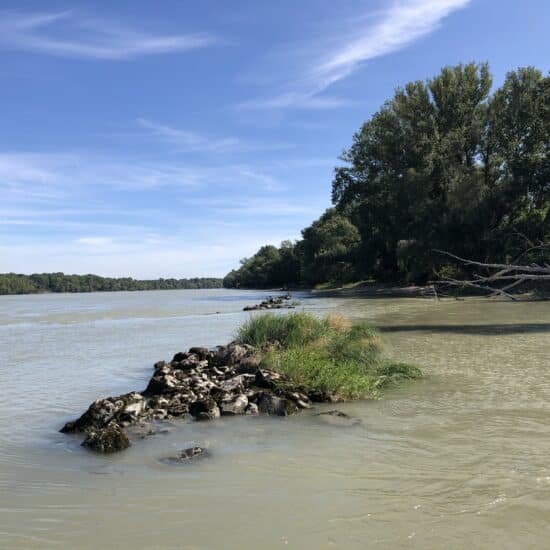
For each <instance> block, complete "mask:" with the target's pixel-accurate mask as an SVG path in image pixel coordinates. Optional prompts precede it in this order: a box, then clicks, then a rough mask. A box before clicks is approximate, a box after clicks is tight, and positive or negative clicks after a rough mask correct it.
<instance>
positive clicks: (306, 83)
mask: <svg viewBox="0 0 550 550" xmlns="http://www.w3.org/2000/svg"><path fill="white" fill-rule="evenodd" d="M470 2H471V0H398V1H395V2H394V3H393V4H392V5H391V7H390V8H388V9H387V10H385V11H384V12H382V13H381V14H380V15H379V16H378V20H377V22H376V23H374V24H373V25H371V26H370V27H368V28H367V29H363V28H361V29H357V30H355V31H354V32H351V33H350V36H351V38H349V39H348V41H347V42H345V43H343V44H340V45H339V46H337V47H336V48H333V49H331V51H329V52H324V53H322V54H317V55H316V56H315V59H312V60H311V61H310V67H309V68H308V69H306V72H305V77H304V78H301V79H298V80H296V81H295V82H294V85H293V87H292V89H290V90H286V91H284V92H283V93H281V94H279V95H277V96H275V97H269V98H263V99H253V100H249V101H245V102H242V103H240V104H239V107H240V108H268V109H274V108H287V107H294V108H310V109H330V108H334V107H339V106H341V105H342V104H344V103H345V100H341V99H339V98H334V97H326V96H319V94H321V93H322V92H324V91H325V90H327V88H329V87H330V86H331V85H332V84H334V83H336V82H338V81H339V80H342V79H344V78H346V77H348V76H349V75H351V74H352V73H353V72H355V71H356V70H357V69H358V68H359V67H360V66H361V65H362V64H363V63H365V62H366V61H369V60H371V59H375V58H377V57H381V56H384V55H387V54H390V53H393V52H395V51H397V50H400V49H402V48H404V47H406V46H408V45H410V44H412V43H413V42H415V41H416V40H419V39H420V38H422V37H424V36H427V35H428V34H430V33H431V32H433V31H434V30H436V29H437V28H438V27H439V26H440V25H441V22H442V20H443V19H444V18H445V17H447V16H448V15H449V14H451V13H452V12H454V11H455V10H458V9H460V8H463V7H465V6H466V5H467V4H469V3H470ZM364 19H365V18H364V17H358V20H359V21H360V22H361V23H363V21H364ZM327 42H332V41H327ZM314 49H316V50H318V48H316V47H315V48H314Z"/></svg>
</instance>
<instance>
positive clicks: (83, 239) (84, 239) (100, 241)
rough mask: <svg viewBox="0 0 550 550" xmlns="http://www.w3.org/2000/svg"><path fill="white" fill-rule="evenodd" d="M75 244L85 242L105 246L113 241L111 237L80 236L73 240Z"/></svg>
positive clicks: (90, 244) (89, 244)
mask: <svg viewBox="0 0 550 550" xmlns="http://www.w3.org/2000/svg"><path fill="white" fill-rule="evenodd" d="M75 242H76V243H77V244H85V245H88V246H101V247H103V246H107V245H109V244H111V243H112V242H113V239H112V238H111V237H80V238H79V239H76V241H75Z"/></svg>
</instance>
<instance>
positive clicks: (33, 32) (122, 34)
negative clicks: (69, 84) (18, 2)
mask: <svg viewBox="0 0 550 550" xmlns="http://www.w3.org/2000/svg"><path fill="white" fill-rule="evenodd" d="M214 42H215V39H214V37H213V36H211V35H209V34H206V33H201V34H174V35H171V34H155V33H151V32H145V31H138V30H135V29H131V28H128V27H125V26H123V25H121V24H118V23H115V22H112V21H106V20H100V19H94V18H87V17H83V16H81V15H78V14H77V13H76V12H74V11H63V12H56V13H29V12H21V11H1V12H0V47H1V48H3V49H12V50H24V51H33V52H40V53H47V54H51V55H57V56H64V57H80V58H89V59H107V60H123V59H130V58H134V57H139V56H144V55H154V54H163V53H172V52H183V51H186V50H191V49H196V48H202V47H205V46H209V45H211V44H212V43H214Z"/></svg>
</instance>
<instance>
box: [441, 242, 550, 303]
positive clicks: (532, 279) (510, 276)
mask: <svg viewBox="0 0 550 550" xmlns="http://www.w3.org/2000/svg"><path fill="white" fill-rule="evenodd" d="M534 251H541V252H542V253H543V254H544V252H546V251H549V252H550V243H547V244H541V245H538V246H533V247H531V248H529V249H527V250H525V251H524V252H523V253H522V254H521V255H520V256H519V257H518V258H516V260H515V261H514V262H513V263H510V264H501V263H487V262H479V261H475V260H469V259H467V258H461V257H460V256H456V255H455V254H451V253H450V252H447V251H445V250H435V252H437V253H438V254H443V255H445V256H448V257H449V258H453V259H454V260H456V261H458V262H460V263H461V264H462V265H463V266H469V267H473V268H481V269H483V271H484V273H485V274H483V275H480V274H478V273H473V275H472V277H471V278H470V279H454V278H452V277H446V276H440V277H439V280H438V281H435V284H438V285H440V286H451V287H458V288H470V289H476V290H479V291H484V292H487V293H488V294H489V295H490V296H498V295H500V296H505V297H506V298H509V299H511V300H517V299H518V296H517V293H518V292H520V291H521V290H522V287H525V285H527V284H529V283H531V284H537V283H541V285H544V284H547V283H550V264H549V263H546V262H543V263H531V264H529V265H521V264H519V263H518V261H519V260H520V259H521V258H522V257H524V256H525V255H526V254H528V253H529V252H534Z"/></svg>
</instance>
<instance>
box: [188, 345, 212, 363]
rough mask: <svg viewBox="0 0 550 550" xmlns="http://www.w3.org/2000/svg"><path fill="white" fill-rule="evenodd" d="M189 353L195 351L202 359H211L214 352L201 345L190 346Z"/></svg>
mask: <svg viewBox="0 0 550 550" xmlns="http://www.w3.org/2000/svg"><path fill="white" fill-rule="evenodd" d="M189 353H193V354H195V355H197V356H198V357H199V359H200V360H201V361H204V360H205V359H209V358H210V356H211V355H212V353H211V352H210V350H209V349H208V348H201V347H194V348H189Z"/></svg>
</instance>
